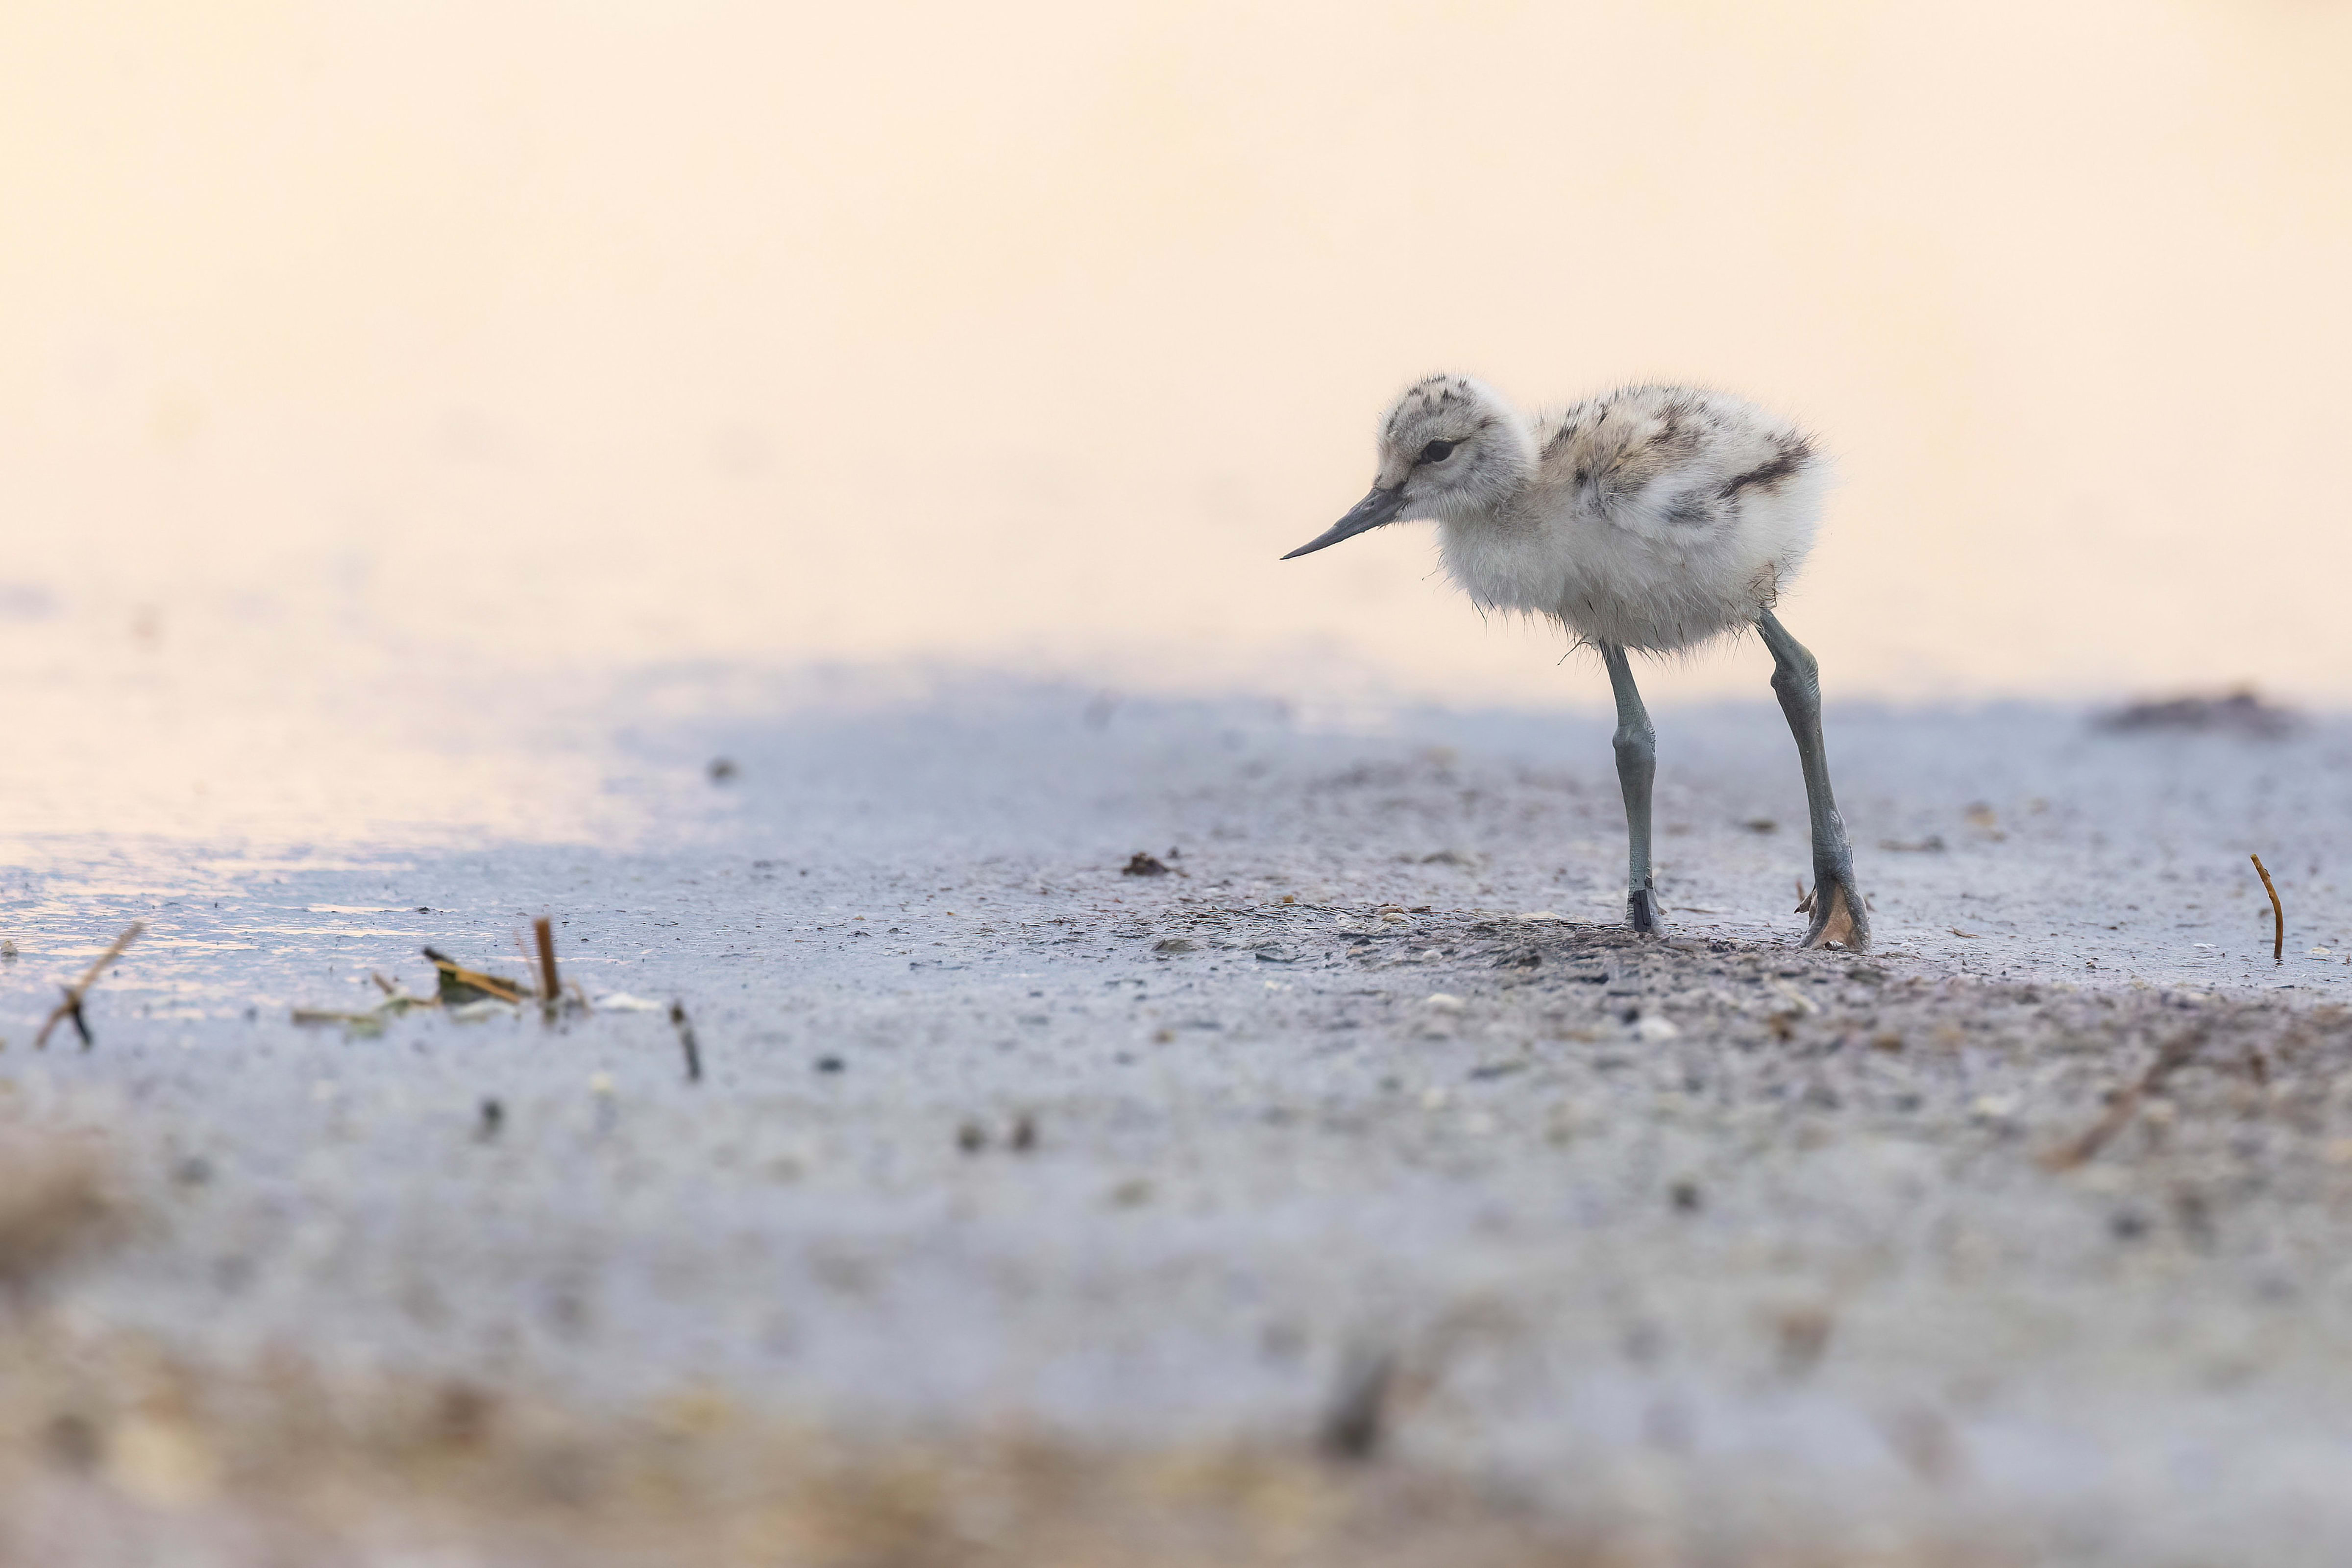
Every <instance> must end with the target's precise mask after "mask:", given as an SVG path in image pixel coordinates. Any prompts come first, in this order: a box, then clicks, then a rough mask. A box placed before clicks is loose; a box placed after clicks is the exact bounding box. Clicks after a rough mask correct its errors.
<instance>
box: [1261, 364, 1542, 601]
mask: <svg viewBox="0 0 2352 1568" xmlns="http://www.w3.org/2000/svg"><path fill="white" fill-rule="evenodd" d="M1535 465H1536V453H1535V438H1534V437H1533V435H1532V434H1529V432H1528V422H1527V421H1526V420H1525V419H1523V418H1521V417H1520V416H1519V413H1518V411H1517V409H1515V408H1513V407H1512V406H1511V405H1510V404H1509V403H1507V402H1504V401H1503V398H1502V395H1501V394H1500V393H1499V392H1496V391H1495V390H1494V389H1493V388H1492V387H1489V386H1487V385H1486V384H1485V383H1484V382H1475V381H1472V380H1471V379H1470V378H1469V377H1467V376H1431V377H1429V378H1427V379H1426V380H1423V381H1419V382H1414V383H1413V384H1412V385H1411V386H1409V387H1407V388H1406V389H1405V391H1404V395H1403V396H1402V397H1400V398H1398V399H1397V400H1396V402H1395V403H1394V404H1393V405H1391V407H1390V409H1389V411H1388V413H1386V414H1384V415H1382V416H1381V469H1380V475H1379V476H1378V477H1377V478H1375V479H1374V480H1373V481H1372V491H1371V494H1370V495H1369V496H1366V497H1364V498H1363V499H1362V500H1360V501H1359V502H1357V503H1356V507H1355V509H1354V510H1353V511H1351V512H1349V514H1348V515H1347V516H1346V517H1341V518H1340V519H1339V521H1338V522H1336V523H1334V524H1332V525H1331V526H1330V527H1329V528H1327V529H1325V530H1324V531H1323V532H1322V533H1321V534H1319V535H1318V536H1317V537H1316V538H1313V539H1310V540H1308V541H1307V543H1306V544H1303V545H1301V546H1299V547H1298V548H1297V549H1295V550H1292V551H1291V552H1290V554H1289V555H1286V556H1284V557H1283V558H1282V559H1285V560H1289V559H1293V558H1295V557H1297V556H1302V555H1311V554H1313V553H1314V552H1315V551H1317V550H1319V549H1324V548H1326V547H1327V546H1330V545H1335V544H1338V543H1339V541H1340V540H1341V539H1345V538H1354V537H1355V536H1356V535H1358V534H1360V533H1363V532H1366V531H1367V530H1369V529H1371V528H1379V527H1380V526H1381V524H1383V523H1394V522H1400V521H1403V520H1405V519H1408V518H1413V517H1435V518H1438V519H1440V520H1442V521H1447V522H1454V521H1465V520H1467V519H1469V518H1471V517H1476V516H1479V515H1481V514H1483V513H1486V512H1487V511H1489V510H1491V509H1492V508H1493V507H1496V506H1498V505H1500V504H1502V503H1503V502H1504V501H1506V500H1507V499H1508V498H1509V497H1512V496H1513V495H1515V494H1517V492H1518V490H1519V489H1520V488H1522V487H1523V486H1525V485H1526V484H1527V482H1528V475H1530V474H1531V473H1533V472H1534V470H1535Z"/></svg>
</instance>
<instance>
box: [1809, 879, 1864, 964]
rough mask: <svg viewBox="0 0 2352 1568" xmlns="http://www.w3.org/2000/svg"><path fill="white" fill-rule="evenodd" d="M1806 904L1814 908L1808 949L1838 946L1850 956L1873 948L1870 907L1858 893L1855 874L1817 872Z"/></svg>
mask: <svg viewBox="0 0 2352 1568" xmlns="http://www.w3.org/2000/svg"><path fill="white" fill-rule="evenodd" d="M1805 902H1806V904H1809V905H1811V909H1810V911H1809V913H1811V915H1812V917H1813V919H1812V925H1811V926H1810V927H1809V928H1808V929H1807V930H1806V932H1805V940H1804V944H1803V945H1804V946H1807V947H1826V946H1830V945H1831V944H1832V943H1835V944H1837V945H1838V946H1841V947H1843V948H1844V949H1845V950H1846V951H1847V952H1849V953H1859V952H1861V951H1862V950H1863V949H1864V948H1865V947H1867V946H1870V914H1869V908H1868V906H1867V905H1866V904H1864V903H1863V901H1862V895H1861V894H1859V893H1857V892H1856V891H1855V890H1854V885H1853V876H1852V874H1851V873H1846V872H1843V871H1834V872H1819V873H1815V876H1814V881H1813V891H1812V893H1811V894H1809V895H1808V896H1807V898H1806V901H1805Z"/></svg>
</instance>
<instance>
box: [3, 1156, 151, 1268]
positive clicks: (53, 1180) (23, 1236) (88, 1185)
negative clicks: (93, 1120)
mask: <svg viewBox="0 0 2352 1568" xmlns="http://www.w3.org/2000/svg"><path fill="white" fill-rule="evenodd" d="M122 1215H123V1206H122V1199H121V1195H120V1194H119V1193H118V1192H117V1191H116V1184H115V1181H114V1170H113V1166H112V1162H111V1160H110V1158H109V1155H108V1151H107V1150H106V1149H105V1147H104V1146H103V1145H100V1144H99V1143H97V1142H96V1141H94V1140H92V1139H90V1138H87V1137H81V1136H73V1135H68V1134H57V1133H46V1132H40V1131H37V1130H35V1129H28V1128H25V1127H22V1126H14V1127H11V1128H10V1129H9V1130H8V1133H7V1135H6V1136H5V1138H0V1289H5V1290H6V1291H8V1292H9V1293H11V1294H14V1295H21V1294H23V1293H24V1292H25V1291H26V1290H28V1289H29V1288H30V1287H31V1286H32V1285H33V1284H34V1283H35V1282H36V1281H38V1280H39V1279H40V1278H41V1276H43V1275H45V1274H47V1273H48V1272H49V1271H50V1270H53V1269H55V1268H57V1267H58V1266H59V1265H61V1264H63V1263H66V1262H68V1261H69V1260H72V1259H73V1258H75V1257H78V1256H79V1255H80V1254H82V1253H84V1252H87V1251H90V1250H92V1249H95V1248H96V1247H97V1246H98V1245H99V1244H100V1243H101V1242H104V1241H106V1240H109V1239H111V1238H113V1237H114V1236H115V1235H116V1234H117V1233H118V1232H119V1230H120V1228H121V1227H120V1225H119V1223H118V1222H119V1221H120V1220H121V1218H122Z"/></svg>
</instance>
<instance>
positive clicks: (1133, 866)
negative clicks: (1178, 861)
mask: <svg viewBox="0 0 2352 1568" xmlns="http://www.w3.org/2000/svg"><path fill="white" fill-rule="evenodd" d="M1118 874H1119V875H1121V876H1166V875H1167V874H1168V867H1167V866H1166V864H1165V863H1163V862H1161V861H1160V857H1159V856H1157V855H1150V854H1146V853H1144V852H1142V851H1141V850H1138V851H1136V852H1135V855H1134V858H1133V859H1131V860H1129V862H1127V863H1126V864H1125V865H1123V866H1121V867H1119V868H1118Z"/></svg>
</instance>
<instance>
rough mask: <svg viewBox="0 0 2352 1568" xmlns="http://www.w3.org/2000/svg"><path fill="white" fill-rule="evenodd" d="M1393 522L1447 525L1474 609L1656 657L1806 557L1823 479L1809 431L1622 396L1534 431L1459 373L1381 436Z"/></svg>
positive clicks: (1704, 407)
mask: <svg viewBox="0 0 2352 1568" xmlns="http://www.w3.org/2000/svg"><path fill="white" fill-rule="evenodd" d="M1829 478H1830V474H1829V465H1828V463H1827V461H1826V460H1825V459H1824V458H1823V457H1822V454H1821V452H1820V450H1819V447H1818V445H1817V444H1816V443H1815V442H1814V441H1813V439H1812V438H1811V436H1809V435H1807V434H1805V433H1804V432H1803V431H1801V430H1800V429H1799V428H1797V427H1796V426H1795V425H1794V424H1791V423H1789V422H1788V421H1786V420H1783V419H1780V418H1778V417H1776V416H1775V415H1773V414H1770V413H1766V412H1765V411H1764V410H1762V409H1760V408H1758V407H1757V406H1756V405H1755V404H1753V403H1750V402H1745V401H1744V400H1742V399H1739V398H1736V397H1732V396H1730V395H1728V394H1727V393H1723V392H1707V391H1704V390H1701V389H1699V388H1695V387H1677V386H1630V387H1622V388H1620V389H1618V390H1617V391H1614V392H1608V393H1605V394H1603V395H1601V396H1600V397H1595V398H1590V399H1587V400H1586V401H1584V402H1580V403H1577V404H1575V405H1574V406H1572V407H1570V408H1567V409H1564V410H1562V411H1560V412H1559V413H1551V414H1545V415H1541V416H1538V417H1534V418H1530V417H1528V416H1527V415H1525V414H1522V413H1519V411H1518V410H1517V409H1515V408H1513V407H1512V406H1511V404H1510V403H1509V402H1507V401H1506V400H1505V399H1504V398H1503V397H1502V396H1501V395H1500V394H1499V393H1497V392H1495V391H1494V390H1493V389H1491V388H1489V387H1487V386H1486V385H1484V384H1483V383H1481V382H1476V381H1474V380H1472V379H1470V378H1468V377H1466V376H1432V377H1430V378H1428V379H1427V380H1425V381H1422V382H1416V383H1414V384H1413V385H1412V386H1411V387H1409V388H1407V389H1406V390H1405V392H1404V395H1403V396H1402V397H1400V398H1399V399H1398V400H1397V401H1396V402H1395V404H1394V405H1393V406H1392V407H1391V409H1390V410H1389V412H1388V413H1387V414H1386V416H1385V417H1384V418H1383V419H1382V421H1381V433H1380V476H1379V479H1378V480H1377V482H1376V487H1375V491H1374V494H1375V495H1380V494H1381V493H1382V492H1389V493H1391V495H1392V497H1393V500H1394V517H1395V518H1396V519H1399V520H1402V519H1405V518H1417V517H1418V518H1433V519H1435V520H1436V521H1437V523H1438V524H1439V525H1440V528H1441V534H1442V541H1443V546H1444V561H1445V568H1446V570H1447V571H1448V572H1449V573H1450V574H1451V575H1452V576H1453V578H1454V581H1455V582H1457V583H1459V584H1460V585H1461V587H1462V588H1463V590H1464V591H1465V592H1467V593H1468V594H1469V595H1470V597H1471V598H1472V599H1473V600H1475V601H1477V602H1478V603H1479V604H1481V605H1484V606H1489V607H1492V608H1496V609H1501V610H1510V611H1524V612H1530V613H1533V614H1537V615H1543V616H1549V617H1552V618H1555V619H1557V620H1559V622H1562V623H1563V624H1564V625H1566V626H1567V627H1568V629H1569V630H1570V631H1571V632H1574V633H1576V634H1577V635H1578V636H1579V637H1581V638H1584V639H1586V640H1588V641H1591V642H1593V643H1613V644H1615V645H1617V646H1619V647H1623V648H1633V649H1641V650H1644V651H1648V652H1654V653H1664V652H1667V651H1671V650H1674V649H1678V648H1687V647H1690V646H1692V645H1694V644H1696V643H1703V642H1705V641H1706V640H1707V639H1708V638H1710V637H1714V636H1717V635H1718V634H1720V633H1722V632H1729V631H1733V630H1737V629H1742V628H1745V627H1747V626H1748V625H1749V624H1751V623H1752V622H1754V621H1755V619H1756V617H1757V614H1758V612H1759V611H1762V610H1766V609H1769V608H1770V607H1771V605H1772V603H1773V601H1774V600H1775V599H1776V598H1777V597H1778V595H1779V593H1780V589H1781V587H1782V585H1783V584H1785V583H1786V582H1788V581H1789V580H1790V578H1792V577H1794V576H1795V574H1796V572H1797V570H1798V569H1799V568H1800V567H1801V566H1802V565H1803V563H1804V559H1805V555H1806V552H1807V551H1808V550H1810V549H1811V547H1812V542H1813V532H1814V528H1815V525H1816V522H1817V521H1818V519H1819V517H1820V515H1821V505H1822V494H1823V492H1824V491H1825V490H1826V488H1827V487H1828V484H1829Z"/></svg>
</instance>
